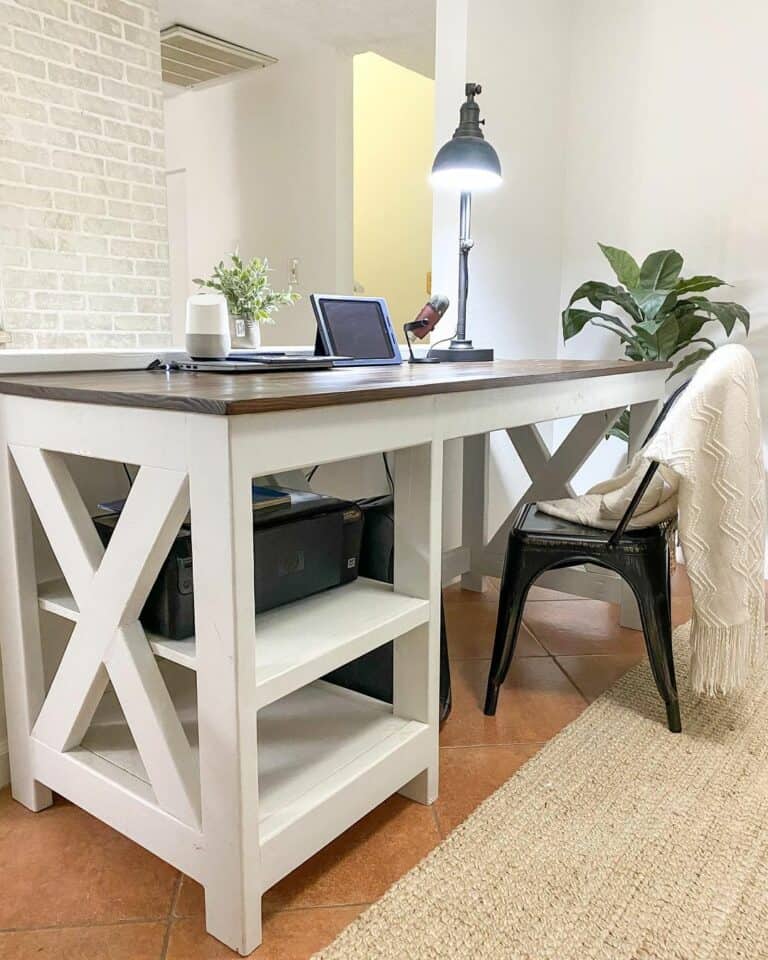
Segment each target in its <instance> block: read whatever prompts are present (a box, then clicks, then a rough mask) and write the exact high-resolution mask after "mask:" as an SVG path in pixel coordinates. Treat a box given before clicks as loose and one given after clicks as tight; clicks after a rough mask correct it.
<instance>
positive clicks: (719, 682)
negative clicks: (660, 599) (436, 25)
mask: <svg viewBox="0 0 768 960" xmlns="http://www.w3.org/2000/svg"><path fill="white" fill-rule="evenodd" d="M750 607H751V608H752V609H751V610H750V616H749V619H748V620H747V621H746V622H745V623H741V624H739V625H738V626H717V627H713V626H712V625H711V624H705V623H702V622H701V620H700V619H699V618H697V616H696V612H695V610H694V613H693V618H692V620H691V674H690V676H691V686H692V687H693V690H694V692H695V693H698V694H703V695H705V696H708V697H715V696H728V695H729V694H731V693H735V692H737V691H738V690H741V689H743V687H744V686H745V684H746V682H747V680H748V679H749V676H750V673H751V671H752V670H753V669H754V668H755V667H756V666H758V665H759V664H761V663H763V662H764V661H765V656H766V644H765V615H764V611H763V608H762V602H761V603H759V604H757V603H750ZM756 607H757V609H755V608H756Z"/></svg>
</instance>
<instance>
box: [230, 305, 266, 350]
mask: <svg viewBox="0 0 768 960" xmlns="http://www.w3.org/2000/svg"><path fill="white" fill-rule="evenodd" d="M229 326H230V333H231V335H232V349H233V350H253V349H255V348H256V347H260V346H261V325H260V324H259V322H258V320H249V319H248V318H247V317H241V316H238V315H236V314H230V316H229Z"/></svg>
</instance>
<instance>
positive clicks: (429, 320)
mask: <svg viewBox="0 0 768 960" xmlns="http://www.w3.org/2000/svg"><path fill="white" fill-rule="evenodd" d="M449 305H450V300H449V299H448V297H446V296H445V295H444V294H442V293H435V294H433V295H432V296H431V297H430V298H429V300H427V302H426V303H425V304H424V306H423V307H422V308H421V310H420V311H419V312H418V314H417V315H416V318H415V319H414V320H411V322H410V323H406V324H404V325H403V332H404V333H405V342H406V343H407V344H408V352H409V353H410V355H411V356H410V362H411V363H439V360H437V358H435V357H415V356H414V355H413V347H412V346H411V338H410V337H409V334H410V333H412V334H413V335H414V337H417V338H418V339H419V340H423V339H424V337H426V336H427V334H429V333H430V332H431V331H432V330H434V329H435V327H436V326H437V324H438V323H439V322H440V318H441V317H442V316H443V314H444V313H445V311H446V310H447V309H448V307H449Z"/></svg>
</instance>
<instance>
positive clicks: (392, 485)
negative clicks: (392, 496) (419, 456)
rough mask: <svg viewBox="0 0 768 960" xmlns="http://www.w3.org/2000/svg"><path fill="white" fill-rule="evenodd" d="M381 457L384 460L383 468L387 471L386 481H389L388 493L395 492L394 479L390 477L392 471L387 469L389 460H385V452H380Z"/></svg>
mask: <svg viewBox="0 0 768 960" xmlns="http://www.w3.org/2000/svg"><path fill="white" fill-rule="evenodd" d="M381 459H382V460H383V461H384V469H385V471H386V473H387V481H388V483H389V490H390V493H394V492H395V481H394V480H393V479H392V471H391V470H390V469H389V461H388V460H387V455H386V453H382V455H381Z"/></svg>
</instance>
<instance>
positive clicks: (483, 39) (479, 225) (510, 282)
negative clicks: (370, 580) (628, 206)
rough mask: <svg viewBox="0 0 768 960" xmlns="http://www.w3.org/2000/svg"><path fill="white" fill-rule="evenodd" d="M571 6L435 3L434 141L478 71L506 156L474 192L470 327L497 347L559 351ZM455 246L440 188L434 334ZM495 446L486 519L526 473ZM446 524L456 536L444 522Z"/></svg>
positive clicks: (480, 341)
mask: <svg viewBox="0 0 768 960" xmlns="http://www.w3.org/2000/svg"><path fill="white" fill-rule="evenodd" d="M467 9H468V10H469V18H468V21H467ZM568 10H569V2H568V0H538V2H537V3H531V2H529V0H440V2H439V3H438V8H437V58H436V99H437V102H436V112H437V122H436V128H437V136H438V141H439V142H440V143H442V142H443V141H445V140H446V139H448V138H449V137H450V136H451V134H452V133H453V130H454V129H455V127H456V124H457V122H458V116H459V106H460V104H461V102H462V100H463V98H464V94H463V88H464V82H465V80H471V81H474V82H477V83H480V84H482V86H483V92H482V94H481V95H480V97H479V98H478V102H479V104H480V107H481V114H482V116H484V117H485V118H486V120H487V123H486V126H485V129H484V133H485V135H486V137H487V138H488V140H489V141H490V142H491V143H492V144H493V146H494V147H495V148H496V150H497V151H498V153H499V156H500V158H501V163H502V172H503V177H504V180H503V184H502V186H501V187H499V188H498V189H497V190H496V191H494V192H493V193H491V194H477V195H476V196H475V197H474V201H473V218H472V234H473V237H474V240H475V247H474V249H473V250H472V252H471V254H470V293H469V302H468V311H467V315H468V330H469V335H470V336H471V337H472V339H473V340H474V341H475V344H476V345H477V346H493V347H495V349H496V356H497V357H504V358H522V357H527V358H533V357H552V356H554V355H555V354H556V352H557V342H558V333H557V329H558V328H557V316H558V311H559V305H560V247H561V224H562V208H563V189H564V180H565V160H566V156H565V151H564V150H563V130H564V127H565V123H566V114H565V109H566V86H567V73H566V71H567V55H568V25H569V13H568ZM462 45H463V47H464V58H465V61H466V62H465V63H464V62H462V60H463V58H462ZM457 257H458V198H456V197H453V198H450V199H449V198H447V197H441V198H440V200H439V203H438V204H436V209H435V236H434V262H433V287H434V289H436V290H437V289H439V290H443V289H444V290H445V291H446V292H447V293H448V294H449V295H450V296H451V299H452V301H453V302H454V306H452V308H451V310H450V312H449V314H448V315H446V318H445V319H444V320H443V322H442V323H441V326H440V328H439V330H440V336H441V337H442V336H446V335H448V334H450V333H451V332H452V327H453V324H455V316H456V314H455V299H456V261H457ZM491 452H492V457H491V471H490V478H489V479H490V498H489V504H490V516H489V525H490V527H491V529H494V528H495V526H497V525H498V523H499V522H501V520H502V519H503V517H505V516H506V514H507V512H508V506H509V504H510V503H511V502H514V500H516V498H517V496H518V495H519V492H520V491H521V489H522V487H523V485H524V483H525V479H524V473H523V471H522V468H521V466H520V464H519V461H518V459H517V457H516V455H515V454H514V452H513V451H512V449H511V446H510V444H509V442H508V441H507V439H506V436H504V435H499V436H495V437H494V438H493V439H492V447H491ZM452 472H454V471H452ZM446 497H447V503H448V505H449V508H448V511H447V512H448V513H449V515H457V513H458V502H457V499H456V498H457V491H456V490H455V489H451V490H446ZM445 534H446V541H447V543H448V545H452V544H453V543H454V542H455V540H456V532H455V530H454V529H453V526H452V525H450V524H449V525H447V526H446V531H445Z"/></svg>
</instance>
